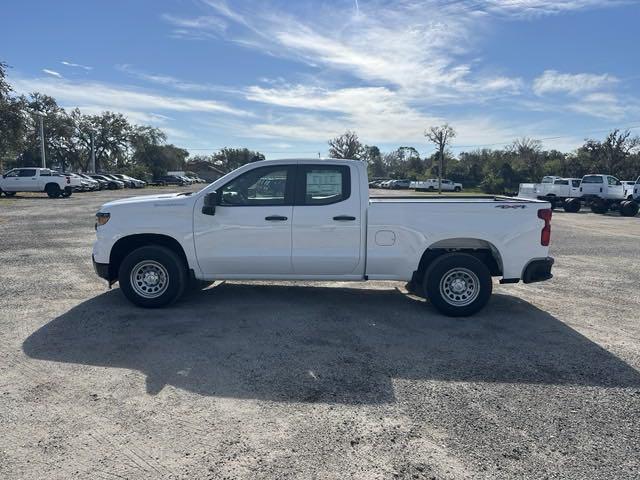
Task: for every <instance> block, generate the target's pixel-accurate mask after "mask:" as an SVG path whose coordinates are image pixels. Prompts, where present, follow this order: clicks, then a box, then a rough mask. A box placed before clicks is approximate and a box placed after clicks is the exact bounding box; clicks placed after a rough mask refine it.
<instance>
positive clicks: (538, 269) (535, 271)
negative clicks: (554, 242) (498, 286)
mask: <svg viewBox="0 0 640 480" xmlns="http://www.w3.org/2000/svg"><path fill="white" fill-rule="evenodd" d="M553 262H554V260H553V258H551V257H547V258H541V259H537V260H532V261H531V262H529V263H528V264H527V266H526V267H525V269H524V272H522V281H523V282H524V283H535V282H544V281H545V280H549V279H551V278H553V275H552V274H551V268H552V267H553Z"/></svg>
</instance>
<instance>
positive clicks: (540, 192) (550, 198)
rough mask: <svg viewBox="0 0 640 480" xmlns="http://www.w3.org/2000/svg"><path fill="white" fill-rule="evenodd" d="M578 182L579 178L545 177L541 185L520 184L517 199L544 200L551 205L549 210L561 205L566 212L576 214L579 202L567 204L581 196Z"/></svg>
mask: <svg viewBox="0 0 640 480" xmlns="http://www.w3.org/2000/svg"><path fill="white" fill-rule="evenodd" d="M580 181H581V180H580V179H579V178H562V177H554V176H546V177H544V178H543V179H542V183H521V184H520V186H519V189H518V198H535V199H537V200H545V201H547V202H549V203H551V208H556V207H559V206H561V205H562V206H564V209H565V210H566V211H568V212H576V211H578V210H580V202H577V203H576V202H568V200H571V199H574V198H580V197H581V196H582V193H581V192H580ZM576 205H577V207H578V208H577V210H576V209H575V206H576Z"/></svg>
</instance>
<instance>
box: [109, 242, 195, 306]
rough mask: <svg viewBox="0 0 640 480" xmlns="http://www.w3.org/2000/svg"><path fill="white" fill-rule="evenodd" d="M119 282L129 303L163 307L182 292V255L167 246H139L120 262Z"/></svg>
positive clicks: (177, 297) (183, 281)
mask: <svg viewBox="0 0 640 480" xmlns="http://www.w3.org/2000/svg"><path fill="white" fill-rule="evenodd" d="M118 282H119V283H120V289H121V290H122V293H124V295H125V297H127V298H128V299H129V300H130V301H131V302H132V303H134V304H136V305H138V306H140V307H145V308H158V307H164V306H166V305H170V304H171V303H173V302H175V301H176V300H178V299H179V298H180V297H181V296H182V294H183V292H184V288H185V285H186V283H187V268H186V265H185V264H184V262H183V261H182V259H181V258H180V257H179V256H178V255H176V253H174V252H173V251H172V250H170V249H168V248H166V247H161V246H157V245H150V246H147V247H140V248H138V249H136V250H134V251H133V252H131V253H130V254H129V255H127V256H126V257H125V259H124V260H123V261H122V263H121V264H120V269H119V272H118Z"/></svg>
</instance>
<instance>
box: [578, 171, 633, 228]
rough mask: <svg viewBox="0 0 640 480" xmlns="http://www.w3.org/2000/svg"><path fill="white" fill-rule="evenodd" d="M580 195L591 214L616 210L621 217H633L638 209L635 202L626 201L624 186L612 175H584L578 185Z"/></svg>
mask: <svg viewBox="0 0 640 480" xmlns="http://www.w3.org/2000/svg"><path fill="white" fill-rule="evenodd" d="M580 193H581V194H582V197H581V199H582V200H583V201H584V202H585V203H586V204H588V205H589V206H590V207H591V211H592V212H593V213H606V212H608V211H609V210H611V209H617V210H619V211H620V215H622V216H623V217H634V216H635V215H637V213H638V210H639V209H640V207H639V206H638V203H637V202H636V201H634V200H627V197H628V196H627V192H626V190H625V186H624V185H623V184H622V182H621V181H620V180H618V179H617V178H616V177H614V176H612V175H602V174H596V175H585V176H584V177H582V182H581V183H580Z"/></svg>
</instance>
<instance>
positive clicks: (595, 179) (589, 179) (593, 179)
mask: <svg viewBox="0 0 640 480" xmlns="http://www.w3.org/2000/svg"><path fill="white" fill-rule="evenodd" d="M582 183H604V181H603V180H602V177H601V176H600V175H586V176H585V177H584V178H583V179H582Z"/></svg>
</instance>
